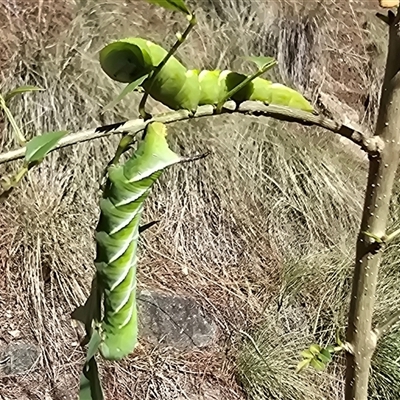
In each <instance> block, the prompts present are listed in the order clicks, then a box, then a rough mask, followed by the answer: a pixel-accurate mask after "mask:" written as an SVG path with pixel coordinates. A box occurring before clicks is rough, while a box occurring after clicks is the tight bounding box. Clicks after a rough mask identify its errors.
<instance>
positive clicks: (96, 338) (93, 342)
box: [86, 329, 101, 363]
mask: <svg viewBox="0 0 400 400" xmlns="http://www.w3.org/2000/svg"><path fill="white" fill-rule="evenodd" d="M100 343H101V336H100V334H99V331H98V330H97V329H95V330H94V331H93V333H92V337H91V338H90V341H89V345H88V351H87V354H86V362H87V363H88V362H89V361H90V359H92V358H93V357H94V355H95V354H96V353H97V350H98V348H99V346H100Z"/></svg>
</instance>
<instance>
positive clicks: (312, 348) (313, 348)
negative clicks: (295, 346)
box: [309, 344, 321, 355]
mask: <svg viewBox="0 0 400 400" xmlns="http://www.w3.org/2000/svg"><path fill="white" fill-rule="evenodd" d="M309 350H310V351H311V353H312V354H314V355H315V354H318V353H319V352H320V351H321V346H320V345H318V344H312V345H311V346H310V347H309Z"/></svg>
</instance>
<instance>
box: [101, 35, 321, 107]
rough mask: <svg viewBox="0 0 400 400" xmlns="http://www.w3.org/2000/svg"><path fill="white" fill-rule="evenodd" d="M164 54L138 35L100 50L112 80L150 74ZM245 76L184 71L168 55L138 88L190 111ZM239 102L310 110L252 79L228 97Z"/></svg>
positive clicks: (288, 92)
mask: <svg viewBox="0 0 400 400" xmlns="http://www.w3.org/2000/svg"><path fill="white" fill-rule="evenodd" d="M166 55H167V51H166V50H165V49H163V48H162V47H161V46H159V45H157V44H155V43H152V42H150V41H148V40H145V39H142V38H127V39H122V40H119V41H115V42H113V43H110V44H108V45H107V46H105V47H104V48H103V49H102V50H101V51H100V64H101V67H102V69H103V71H104V72H105V73H106V74H107V75H108V76H109V77H110V78H112V79H114V80H116V81H118V82H123V83H130V82H133V81H135V80H137V79H138V78H140V77H142V76H145V75H146V74H148V73H150V72H151V71H152V70H153V69H154V67H156V66H157V65H158V64H159V63H160V62H161V61H162V60H163V59H164V57H165V56H166ZM244 79H246V75H243V74H239V73H236V72H232V71H229V70H223V71H221V70H214V71H208V70H203V71H199V70H188V69H186V67H185V66H184V65H183V64H182V63H181V62H179V61H178V59H177V58H176V57H174V56H172V57H171V58H170V59H169V60H168V61H167V63H166V64H165V66H164V67H163V68H162V69H161V71H160V72H159V73H158V74H157V76H156V78H155V80H154V82H153V84H152V86H151V87H150V86H149V80H148V79H146V80H145V81H144V82H143V83H142V85H141V86H142V87H143V88H144V89H145V90H146V91H147V92H148V93H149V95H150V96H151V97H153V99H155V100H157V101H159V102H161V103H163V104H164V105H166V106H168V107H169V108H171V109H173V110H179V109H186V110H189V111H190V112H192V113H194V112H195V111H196V109H197V107H198V106H201V105H206V104H212V105H216V104H218V103H219V101H220V100H222V99H223V98H224V97H225V96H226V95H227V94H228V92H230V91H231V90H232V89H233V88H234V87H236V86H237V85H238V84H239V83H241V82H242V81H243V80H244ZM232 100H234V101H235V102H237V103H241V102H243V101H246V100H257V101H261V102H263V103H266V104H276V105H282V106H287V107H291V108H296V109H300V110H303V111H308V112H312V111H313V110H314V109H313V107H312V105H311V104H310V103H309V102H308V101H307V100H306V98H305V97H304V96H303V95H301V94H300V93H298V92H297V91H295V90H294V89H291V88H289V87H287V86H285V85H282V84H279V83H272V82H270V81H268V80H265V79H262V78H255V79H254V80H252V81H251V82H250V83H249V84H247V85H246V86H245V87H244V88H242V89H240V90H239V91H238V92H236V93H235V94H234V95H233V96H232Z"/></svg>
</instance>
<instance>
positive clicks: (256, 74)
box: [216, 60, 276, 114]
mask: <svg viewBox="0 0 400 400" xmlns="http://www.w3.org/2000/svg"><path fill="white" fill-rule="evenodd" d="M274 65H276V60H274V61H271V62H269V63H267V64H265V65H264V66H263V67H261V68H260V69H259V70H258V71H256V72H254V74H251V75H249V76H248V77H247V78H246V79H244V80H243V81H242V82H240V83H239V85H237V86H235V87H234V88H233V89H232V90H230V91H229V92H228V93H227V94H226V96H225V97H224V98H223V99H222V100H220V102H219V103H218V104H217V107H216V110H217V113H218V114H219V113H220V112H221V111H222V107H223V106H224V103H225V102H226V101H227V100H228V99H230V98H231V97H232V96H233V95H234V94H235V93H237V92H238V91H239V90H241V89H243V88H244V87H245V86H246V85H248V84H249V83H250V82H251V81H253V80H254V79H256V78H258V77H259V76H260V75H262V74H263V73H264V72H266V71H268V70H269V69H271V68H272V67H273V66H274Z"/></svg>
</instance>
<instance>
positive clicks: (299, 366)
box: [296, 358, 311, 373]
mask: <svg viewBox="0 0 400 400" xmlns="http://www.w3.org/2000/svg"><path fill="white" fill-rule="evenodd" d="M310 361H311V360H310V359H308V358H307V359H305V360H303V361H300V362H299V363H298V364H297V367H296V373H299V372H301V371H303V369H306V368H307V367H308V366H309V365H310Z"/></svg>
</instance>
